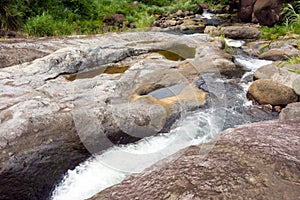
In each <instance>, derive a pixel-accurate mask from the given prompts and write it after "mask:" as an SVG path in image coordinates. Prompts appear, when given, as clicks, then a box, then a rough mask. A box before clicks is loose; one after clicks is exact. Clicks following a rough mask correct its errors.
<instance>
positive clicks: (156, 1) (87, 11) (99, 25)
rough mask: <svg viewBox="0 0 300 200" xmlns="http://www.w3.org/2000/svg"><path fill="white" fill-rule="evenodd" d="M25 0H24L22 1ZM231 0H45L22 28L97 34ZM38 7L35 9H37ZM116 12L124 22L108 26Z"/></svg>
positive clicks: (31, 31) (47, 32)
mask: <svg viewBox="0 0 300 200" xmlns="http://www.w3.org/2000/svg"><path fill="white" fill-rule="evenodd" d="M21 1H22V0H21ZM228 1H229V0H221V1H212V0H206V1H205V0H140V1H137V2H138V3H136V1H135V0H72V1H59V0H53V1H50V0H45V1H43V2H42V3H41V2H39V3H38V4H37V5H31V6H30V9H33V10H30V12H28V13H31V16H30V17H28V18H26V19H25V22H24V23H23V25H22V27H21V28H22V30H23V31H24V32H25V33H27V34H28V35H33V36H58V35H70V34H95V33H103V32H107V31H119V30H120V27H122V30H127V29H130V28H132V27H136V28H146V27H149V26H151V24H152V23H153V22H154V21H155V19H156V18H155V17H156V16H159V15H162V16H168V15H170V14H171V13H174V12H176V11H177V10H183V11H195V10H196V9H197V4H200V3H207V4H209V5H211V6H212V5H214V4H216V3H223V4H225V3H228ZM34 9H35V10H34ZM114 14H123V15H125V20H124V22H123V24H115V25H109V26H107V25H105V24H104V22H103V21H104V20H105V19H107V18H110V17H111V16H113V15H114Z"/></svg>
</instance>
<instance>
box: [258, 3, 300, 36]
mask: <svg viewBox="0 0 300 200" xmlns="http://www.w3.org/2000/svg"><path fill="white" fill-rule="evenodd" d="M282 14H283V16H284V23H282V24H276V25H275V26H273V27H261V30H262V36H261V37H262V38H263V39H268V40H275V39H278V38H279V37H281V36H285V35H292V34H298V35H299V34H300V1H295V3H294V5H292V4H285V6H284V9H283V13H282Z"/></svg>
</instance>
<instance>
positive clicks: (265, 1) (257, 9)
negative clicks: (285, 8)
mask: <svg viewBox="0 0 300 200" xmlns="http://www.w3.org/2000/svg"><path fill="white" fill-rule="evenodd" d="M281 11H282V1H281V0H272V1H269V0H240V6H239V11H238V16H239V18H240V20H241V21H243V22H251V21H256V20H257V21H258V23H259V24H261V25H264V26H273V25H274V24H276V23H278V22H279V21H280V13H281Z"/></svg>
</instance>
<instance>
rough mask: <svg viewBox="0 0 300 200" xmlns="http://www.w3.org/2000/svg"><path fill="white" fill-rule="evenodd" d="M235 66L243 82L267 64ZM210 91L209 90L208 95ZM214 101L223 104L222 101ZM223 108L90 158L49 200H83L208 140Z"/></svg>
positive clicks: (192, 116) (193, 115) (218, 127)
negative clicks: (243, 71) (240, 69)
mask: <svg viewBox="0 0 300 200" xmlns="http://www.w3.org/2000/svg"><path fill="white" fill-rule="evenodd" d="M235 62H236V63H239V64H240V65H243V66H244V67H246V68H248V69H249V72H247V73H246V74H245V75H244V77H243V78H245V76H247V75H249V74H252V73H253V71H254V70H255V69H257V68H258V67H260V66H263V65H265V64H269V62H268V61H263V60H259V59H253V58H249V57H241V56H237V57H236V59H235ZM243 78H242V79H241V81H242V80H243ZM208 82H209V81H208ZM212 82H217V81H212ZM208 84H210V83H208ZM243 84H244V87H248V84H249V83H243ZM208 87H210V85H208ZM217 87H218V86H217ZM213 88H214V87H211V88H209V89H210V91H211V90H213ZM215 94H216V93H215ZM219 95H221V94H219ZM244 96H245V95H244ZM218 98H219V99H222V100H223V97H218ZM243 98H244V99H243V101H244V103H247V102H248V100H247V99H246V97H243ZM221 106H224V105H221ZM225 108H226V107H225ZM225 108H224V107H223V108H221V107H218V106H217V107H216V106H214V103H213V104H212V106H211V108H208V109H203V110H199V111H195V112H193V113H189V114H188V115H187V116H184V118H182V119H181V120H179V121H178V122H177V123H176V126H175V128H173V129H172V130H171V131H170V132H169V133H164V134H159V135H156V136H152V137H149V138H144V139H142V140H140V141H138V142H137V143H134V144H128V145H124V146H119V147H117V146H115V147H113V148H110V149H108V150H106V151H105V152H103V153H102V154H101V155H95V156H93V157H91V158H90V159H88V160H87V161H85V162H83V163H81V164H80V165H79V166H77V167H76V168H75V169H74V170H69V171H68V172H67V173H66V175H65V177H64V179H63V180H62V182H61V183H60V184H58V185H57V186H56V188H55V190H54V192H53V193H52V197H51V198H52V199H53V200H68V199H70V200H71V199H72V200H83V199H87V198H89V197H92V196H93V195H94V194H96V193H98V192H99V191H101V190H103V189H105V188H107V187H110V186H112V185H114V184H117V183H120V182H121V181H122V180H123V179H124V178H125V177H127V176H128V175H130V174H132V173H138V172H141V171H143V170H144V169H145V168H148V167H149V166H151V165H152V164H154V163H156V162H157V161H159V160H162V159H163V158H166V157H167V156H169V155H171V154H173V153H175V152H177V151H178V150H180V149H182V148H185V147H187V146H190V145H193V144H200V143H203V142H206V141H208V140H210V139H211V138H213V137H214V136H215V135H216V134H217V133H218V132H220V131H221V130H222V129H223V125H224V118H225V117H224V113H225V112H224V110H225Z"/></svg>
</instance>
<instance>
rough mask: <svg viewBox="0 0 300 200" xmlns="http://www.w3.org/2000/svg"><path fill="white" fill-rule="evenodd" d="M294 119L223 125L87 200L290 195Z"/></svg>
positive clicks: (294, 176) (295, 156) (295, 158)
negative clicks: (232, 126) (211, 134)
mask: <svg viewBox="0 0 300 200" xmlns="http://www.w3.org/2000/svg"><path fill="white" fill-rule="evenodd" d="M299 123H300V120H299V119H298V120H289V121H278V120H274V121H267V122H259V123H253V124H248V125H244V126H240V127H238V128H235V129H228V130H226V131H224V132H222V133H220V135H219V137H218V138H217V139H216V140H215V141H212V142H211V143H208V144H202V145H198V146H191V147H188V148H186V149H184V150H181V151H179V152H177V153H176V154H174V155H172V156H170V157H169V158H167V159H164V160H162V161H160V162H158V163H157V164H155V165H153V166H152V167H150V168H148V169H146V170H145V171H144V172H142V173H140V174H135V175H132V176H130V177H128V178H126V179H125V180H124V181H122V182H121V183H120V184H117V185H115V186H112V187H110V188H107V189H105V190H103V191H102V192H100V193H98V194H97V195H95V196H94V197H92V198H90V199H91V200H96V199H101V200H104V199H124V198H125V199H160V198H161V197H164V198H166V199H202V198H204V199H207V198H215V199H221V198H226V199H227V198H228V199H238V198H240V197H243V198H245V199H257V198H261V199H296V198H297V197H298V196H299V195H300V186H299V182H300V175H299V174H300V170H299V167H298V166H299V165H300V154H299V150H300V149H299V145H298V141H299V140H300V136H299V132H300V127H299Z"/></svg>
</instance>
